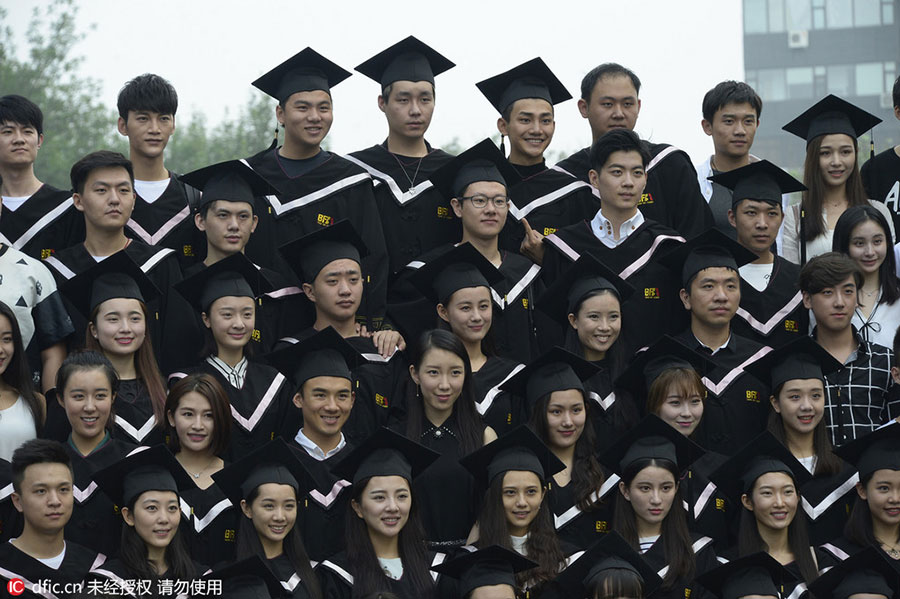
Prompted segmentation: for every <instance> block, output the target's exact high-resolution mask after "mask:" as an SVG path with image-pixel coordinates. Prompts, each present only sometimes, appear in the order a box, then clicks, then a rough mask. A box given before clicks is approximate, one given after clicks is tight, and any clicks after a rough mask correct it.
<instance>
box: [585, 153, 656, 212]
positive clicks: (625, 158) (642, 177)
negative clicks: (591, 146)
mask: <svg viewBox="0 0 900 599" xmlns="http://www.w3.org/2000/svg"><path fill="white" fill-rule="evenodd" d="M588 177H589V178H590V180H591V185H593V186H594V187H596V188H597V191H599V192H600V197H601V198H602V203H603V214H604V216H606V217H607V218H609V216H610V215H611V214H617V215H619V214H620V215H623V216H627V217H628V218H630V217H631V216H633V215H634V214H635V213H636V211H637V206H638V202H639V201H640V199H641V194H642V193H643V192H644V186H645V185H646V184H647V172H646V170H645V169H644V162H643V160H642V159H641V155H640V153H638V152H635V151H631V152H623V151H619V152H613V153H612V154H610V155H609V158H607V159H606V162H605V163H604V164H603V166H602V167H601V168H600V170H599V171H596V170H594V169H591V170H590V171H589V172H588Z"/></svg>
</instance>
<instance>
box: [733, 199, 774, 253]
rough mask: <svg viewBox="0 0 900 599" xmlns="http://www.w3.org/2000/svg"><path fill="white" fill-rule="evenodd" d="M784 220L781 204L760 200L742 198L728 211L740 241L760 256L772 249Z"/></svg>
mask: <svg viewBox="0 0 900 599" xmlns="http://www.w3.org/2000/svg"><path fill="white" fill-rule="evenodd" d="M782 220H784V212H782V210H781V205H779V204H772V203H770V202H761V201H759V200H742V201H741V202H740V203H739V204H738V205H737V206H735V207H734V208H733V209H731V210H729V211H728V221H729V222H730V223H731V226H732V227H734V228H735V230H736V231H737V240H738V243H740V244H741V245H742V246H744V247H745V248H747V249H748V250H750V251H751V252H753V253H754V254H756V255H758V256H761V255H763V254H765V253H766V252H768V251H770V250H771V248H772V244H773V243H775V238H776V237H777V236H778V229H779V228H780V227H781V221H782Z"/></svg>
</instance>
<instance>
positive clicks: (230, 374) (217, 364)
mask: <svg viewBox="0 0 900 599" xmlns="http://www.w3.org/2000/svg"><path fill="white" fill-rule="evenodd" d="M206 361H207V362H208V363H209V364H210V365H212V367H213V368H215V369H216V370H218V371H219V372H221V373H222V376H224V377H225V378H226V379H228V382H229V383H230V384H231V386H232V387H235V388H236V389H240V388H242V387H243V386H244V378H245V377H246V375H247V358H241V361H240V362H238V363H237V364H235V365H234V368H232V367H231V366H229V365H228V364H226V363H225V362H223V361H222V360H220V359H219V358H218V356H209V357H208V358H206Z"/></svg>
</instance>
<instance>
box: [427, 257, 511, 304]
mask: <svg viewBox="0 0 900 599" xmlns="http://www.w3.org/2000/svg"><path fill="white" fill-rule="evenodd" d="M502 280H503V275H501V274H500V271H499V270H497V267H495V266H494V265H493V264H491V263H490V262H489V261H488V259H487V258H485V257H484V256H482V255H481V252H479V251H478V250H476V249H475V247H474V246H473V245H472V244H470V243H468V242H466V243H463V244H461V245H458V246H456V247H454V248H453V249H450V250H448V251H447V252H444V253H443V254H441V255H440V256H438V257H437V258H435V259H434V260H431V261H430V262H428V263H427V264H425V265H424V266H422V267H421V268H420V269H419V270H418V271H416V273H415V274H414V275H413V276H412V282H413V285H415V286H416V288H417V289H418V290H419V291H420V292H422V294H423V295H424V296H425V297H427V298H428V299H429V300H431V301H432V302H434V303H435V304H438V303H440V302H446V301H447V300H448V299H450V296H451V295H453V294H454V293H456V292H457V291H459V290H460V289H466V288H468V287H488V288H491V286H492V285H496V284H497V283H499V282H500V281H502Z"/></svg>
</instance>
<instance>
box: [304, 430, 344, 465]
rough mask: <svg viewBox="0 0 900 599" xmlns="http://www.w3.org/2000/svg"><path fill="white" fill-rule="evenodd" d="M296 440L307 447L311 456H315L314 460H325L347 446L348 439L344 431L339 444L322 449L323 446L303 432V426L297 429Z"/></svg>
mask: <svg viewBox="0 0 900 599" xmlns="http://www.w3.org/2000/svg"><path fill="white" fill-rule="evenodd" d="M294 441H296V442H297V445H299V446H300V447H302V448H303V449H305V450H306V453H308V454H309V456H310V457H311V458H313V459H314V460H318V461H319V462H324V461H325V460H327V459H328V458H330V457H331V456H333V455H334V454H336V453H338V452H339V451H340V450H342V449H343V448H344V447H346V446H347V440H346V439H344V433H341V440H340V441H338V444H337V446H336V447H335V448H334V449H332V450H330V451H322V448H321V447H319V446H318V445H316V444H315V443H313V442H312V440H310V438H309V437H307V436H306V435H304V434H303V429H302V428H301V429H300V430H299V431H297V436H296V437H294Z"/></svg>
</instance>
